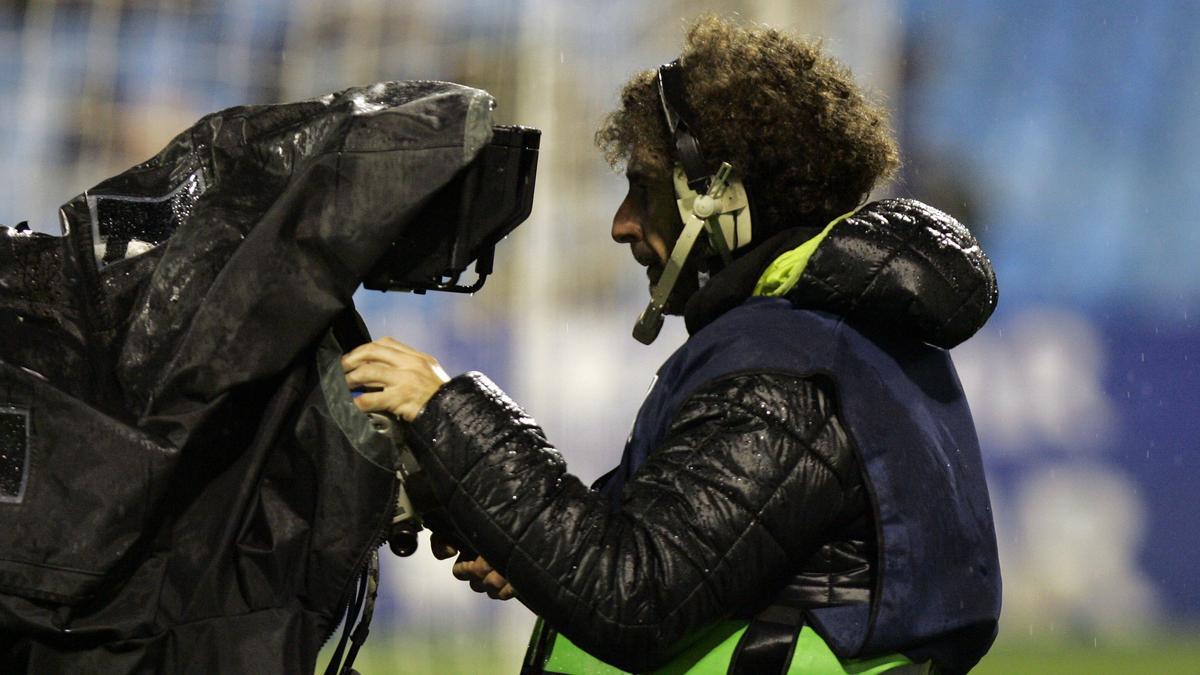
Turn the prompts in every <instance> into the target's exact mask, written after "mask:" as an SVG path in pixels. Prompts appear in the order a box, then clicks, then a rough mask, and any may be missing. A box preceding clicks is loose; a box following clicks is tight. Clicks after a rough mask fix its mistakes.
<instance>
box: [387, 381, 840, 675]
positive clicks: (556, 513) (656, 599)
mask: <svg viewBox="0 0 1200 675" xmlns="http://www.w3.org/2000/svg"><path fill="white" fill-rule="evenodd" d="M826 388H827V386H826V385H824V384H822V383H818V381H816V380H810V379H802V378H798V377H795V376H790V375H782V374H773V373H753V374H741V375H737V376H732V377H728V378H724V379H721V380H717V381H714V382H711V383H709V384H708V385H707V386H705V387H703V388H702V389H701V390H699V391H698V392H697V393H696V394H694V395H692V396H691V397H690V398H689V399H688V400H687V401H686V402H685V404H684V405H683V406H682V408H681V410H680V411H679V412H678V413H677V414H676V416H675V419H674V421H673V423H672V426H671V428H670V431H669V433H668V436H667V438H666V440H665V442H664V443H663V444H662V445H661V446H660V447H659V448H658V449H656V451H655V452H654V453H652V454H651V456H650V458H649V460H648V461H647V462H646V464H645V465H643V467H642V468H641V469H640V470H639V471H638V472H637V473H636V474H635V475H634V476H633V477H632V478H631V479H630V481H629V482H628V483H627V484H626V486H625V489H624V491H623V492H622V495H621V505H620V508H619V509H618V510H615V511H614V510H613V509H611V508H610V505H609V501H608V499H607V498H606V497H604V496H602V495H601V494H599V493H598V492H594V491H592V490H589V489H588V488H587V487H586V486H585V485H584V484H583V483H582V482H580V481H579V479H577V478H576V477H575V476H572V475H571V474H569V473H567V468H566V464H565V462H564V461H563V459H562V456H561V455H560V454H559V453H558V451H556V450H555V449H554V448H553V447H551V446H550V444H549V443H548V442H547V441H546V438H545V436H544V434H543V432H542V430H541V429H540V428H539V427H538V426H537V425H536V424H535V422H534V421H533V420H532V419H531V418H530V417H529V416H527V415H526V414H525V413H524V412H523V411H522V410H521V409H520V408H519V407H518V406H517V405H516V404H515V403H514V402H513V401H512V400H510V399H509V398H508V397H507V396H506V395H505V394H504V393H503V392H502V391H500V390H499V389H498V388H497V387H496V386H495V385H493V384H492V383H491V382H490V381H489V380H487V378H486V377H484V376H483V375H480V374H478V373H468V374H466V375H462V376H459V377H457V378H455V379H453V380H451V381H450V382H448V383H447V384H446V385H444V386H443V387H442V388H441V389H440V390H439V391H438V393H437V394H436V395H435V396H434V397H433V398H432V399H431V400H430V402H429V403H428V404H427V405H426V408H425V410H424V411H423V412H422V413H421V414H420V415H419V416H418V417H417V419H416V420H415V421H414V423H413V425H412V426H411V428H410V429H409V433H408V440H409V443H410V445H411V446H412V449H413V451H414V453H415V454H416V456H417V459H418V460H419V461H420V462H421V464H422V467H423V469H424V470H425V471H426V472H428V474H429V479H430V481H431V483H432V486H433V490H434V493H435V494H436V496H437V497H438V499H439V501H440V503H441V505H442V506H444V507H445V509H446V516H447V517H448V518H449V520H450V522H451V523H452V524H453V525H454V527H455V528H456V529H457V530H458V534H459V535H460V536H462V537H463V538H464V539H465V540H466V542H468V543H469V544H470V545H472V546H473V547H475V550H477V551H478V552H479V553H480V554H481V555H482V556H483V557H485V558H486V559H487V560H488V561H489V562H490V563H491V564H492V565H493V566H494V567H495V568H496V569H497V570H499V571H500V572H502V573H503V574H504V575H505V576H506V577H507V578H508V580H509V582H510V583H511V584H512V585H513V588H515V589H517V593H518V595H519V597H520V599H521V601H522V602H523V603H525V604H526V605H527V606H528V607H529V608H530V609H532V610H533V611H534V612H536V613H538V614H539V615H541V616H542V617H544V618H545V619H546V620H547V621H548V622H549V624H550V625H551V626H554V627H555V629H557V630H558V631H560V632H561V633H563V634H564V635H566V636H567V637H568V638H570V639H571V640H572V641H573V642H575V644H577V645H579V646H580V647H582V648H583V649H585V650H587V651H588V652H589V653H591V654H593V655H595V656H596V657H598V658H601V659H603V660H605V661H608V662H610V663H612V664H615V665H617V666H619V667H621V668H624V669H627V670H633V671H640V670H644V669H647V668H653V667H656V666H658V665H661V664H662V663H664V662H665V661H667V660H669V659H670V658H671V657H672V656H674V655H675V654H676V653H678V652H679V651H681V650H682V649H683V648H685V647H686V646H687V643H688V640H687V639H686V638H688V637H691V636H697V635H698V634H699V633H700V632H701V631H702V630H703V629H705V628H707V627H709V626H711V625H712V624H714V623H716V622H717V621H720V620H722V619H725V618H728V617H730V616H734V615H738V614H741V615H746V614H748V613H750V612H753V611H755V609H756V607H757V605H759V604H761V603H763V602H764V601H766V600H768V599H769V598H770V597H771V595H772V594H773V593H774V592H775V591H776V590H777V589H778V588H779V586H780V585H782V583H783V582H784V581H785V580H786V579H787V578H788V576H789V575H790V573H791V572H792V571H794V566H795V564H796V563H797V561H801V560H804V559H806V558H807V555H808V554H811V553H812V552H813V550H814V549H815V548H816V547H817V546H818V545H819V544H820V539H821V536H822V534H823V533H825V532H826V531H827V530H828V529H829V528H831V527H833V526H835V525H837V524H838V519H839V518H842V512H843V511H844V508H843V506H844V502H845V499H846V494H847V491H848V488H849V486H850V484H851V483H852V482H860V481H861V478H860V476H859V470H858V465H857V461H856V460H855V458H854V453H853V452H852V451H850V446H849V441H848V439H847V436H846V434H845V431H844V430H843V428H842V427H841V425H840V423H839V422H838V420H837V416H836V414H835V412H834V408H835V406H834V402H833V399H832V396H830V395H828V393H827V392H826Z"/></svg>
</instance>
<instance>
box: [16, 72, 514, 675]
mask: <svg viewBox="0 0 1200 675" xmlns="http://www.w3.org/2000/svg"><path fill="white" fill-rule="evenodd" d="M491 108H492V99H491V97H490V96H488V95H487V94H486V93H485V92H482V91H479V90H476V89H470V88H467V87H462V86H459V85H453V84H447V83H438V82H393V83H382V84H378V85H374V86H370V87H361V88H354V89H349V90H346V91H343V92H339V93H337V94H331V95H329V96H325V97H322V98H319V99H313V100H310V101H303V102H299V103H291V104H282V105H264V106H245V107H239V108H232V109H229V110H225V111H222V112H219V113H214V114H212V115H209V116H207V117H205V118H203V119H201V120H200V121H199V122H198V123H196V124H195V125H194V126H192V127H191V128H190V129H187V130H186V131H184V132H183V133H181V134H180V135H179V136H177V137H176V138H175V139H174V140H173V141H172V142H171V143H170V144H169V145H168V146H167V147H166V148H164V150H163V151H162V152H160V153H159V154H158V155H157V156H155V157H154V158H152V159H150V160H149V161H147V162H145V163H143V164H140V165H138V166H136V167H133V168H132V169H130V170H128V171H126V172H125V173H122V174H120V175H118V176H115V177H113V178H111V179H109V180H106V181H104V182H103V183H101V184H99V185H97V186H96V187H94V188H92V189H90V190H88V191H87V192H85V193H83V194H81V195H79V196H78V197H76V198H75V199H72V200H71V201H70V202H68V203H67V204H66V205H64V206H63V208H62V221H63V229H64V236H62V237H48V236H45V235H33V234H30V233H18V232H16V231H14V230H8V229H4V230H2V231H0V331H2V333H0V338H2V339H0V410H11V411H15V412H13V413H11V414H10V415H8V416H7V418H6V420H7V421H11V422H13V424H17V423H25V424H26V426H27V429H26V431H27V432H28V433H27V436H26V438H27V443H26V445H25V448H24V449H25V451H27V452H26V454H27V458H28V460H29V461H27V462H21V463H19V464H18V463H16V462H12V465H13V466H14V467H18V466H19V468H20V469H21V471H22V472H23V477H22V480H23V481H24V482H23V483H22V485H23V486H24V488H23V491H22V492H21V494H20V495H19V496H16V497H13V498H12V499H6V500H4V501H0V523H2V524H3V525H2V526H0V662H2V663H3V665H4V667H3V670H4V671H5V672H12V671H16V672H21V671H28V672H36V673H48V672H72V673H81V672H82V673H92V672H94V673H122V672H173V673H178V672H195V673H217V672H228V673H235V672H238V673H241V672H244V673H250V672H253V673H293V672H312V670H313V667H314V664H315V660H316V655H317V651H318V649H319V648H320V646H321V644H322V642H323V641H324V640H325V639H326V637H327V635H329V634H330V633H331V632H332V631H333V629H334V627H335V625H336V623H337V621H338V620H339V619H340V616H341V612H342V610H343V606H344V605H345V603H346V602H347V600H348V598H349V596H350V595H351V594H352V592H353V590H354V587H355V582H356V580H357V579H358V577H359V576H360V574H361V573H362V571H363V569H364V566H365V564H366V561H367V558H368V555H369V553H370V552H371V551H372V550H373V548H374V547H375V546H377V545H378V544H379V543H380V542H381V534H382V533H383V531H384V528H385V527H386V525H387V524H388V522H389V521H390V516H391V510H392V508H393V503H392V502H393V500H394V496H393V495H394V493H393V490H394V486H395V483H394V474H393V467H391V466H386V464H387V462H386V461H381V459H380V458H381V457H383V458H385V459H386V456H387V452H386V449H381V448H372V449H370V451H369V452H367V451H364V449H363V448H359V447H356V446H355V445H354V444H353V443H352V442H351V441H350V439H349V438H348V436H347V433H346V431H344V430H343V429H342V428H341V426H339V423H338V419H339V414H337V409H338V408H339V407H343V408H344V407H347V406H352V405H353V404H352V403H351V400H350V397H349V392H343V393H344V396H340V397H332V398H331V397H330V396H329V395H327V394H326V393H324V392H323V391H322V388H321V386H320V384H321V382H320V377H321V373H322V371H323V370H328V367H327V366H328V365H329V364H328V360H329V359H330V358H333V359H336V358H337V355H336V350H334V352H335V353H334V355H333V356H332V357H330V356H328V355H325V356H322V354H323V352H319V351H318V348H317V347H318V344H319V343H320V342H321V341H322V340H329V339H336V340H337V341H338V342H339V343H340V346H341V348H342V349H349V348H352V347H353V346H355V345H356V344H358V343H360V342H363V341H365V340H367V339H368V336H367V334H366V331H365V328H364V327H363V326H362V324H361V322H359V321H358V320H357V317H356V315H355V314H354V313H353V305H352V302H351V296H352V294H353V293H354V290H355V289H356V288H357V287H358V285H359V284H360V282H361V280H362V279H363V278H364V277H365V276H367V274H368V273H369V272H370V271H371V269H372V267H373V266H374V265H375V263H376V260H377V259H378V258H379V256H380V255H381V254H382V253H383V252H385V251H386V250H387V249H388V247H389V246H391V244H392V242H394V241H396V240H397V238H398V237H399V236H400V235H401V234H402V233H404V232H405V231H406V229H407V228H412V227H429V226H431V225H430V224H428V223H415V222H414V221H413V216H414V214H415V213H417V212H418V211H419V208H420V206H421V205H422V204H423V203H424V202H425V200H426V199H427V198H428V197H429V196H430V195H431V194H433V193H434V192H435V191H436V190H437V189H438V188H440V187H441V186H443V185H444V184H446V182H447V181H449V180H450V179H451V178H452V177H453V176H454V175H455V174H456V173H457V172H458V171H459V170H460V169H461V168H462V167H463V166H465V165H466V164H468V163H469V162H470V161H471V160H472V159H473V158H474V156H475V154H476V153H477V152H478V151H479V150H480V148H482V147H483V146H484V145H485V144H486V143H487V142H488V140H489V138H490V134H491V128H492V126H491ZM331 332H332V336H331ZM322 358H323V359H325V362H322V361H321V359H322ZM22 420H24V421H25V422H22ZM4 437H5V438H9V437H12V438H18V437H19V434H16V433H14V434H7V433H6V434H5V435H4ZM372 459H374V460H375V462H374V463H373V462H372V461H371V460H372ZM381 464H383V465H384V466H381ZM14 484H15V483H14Z"/></svg>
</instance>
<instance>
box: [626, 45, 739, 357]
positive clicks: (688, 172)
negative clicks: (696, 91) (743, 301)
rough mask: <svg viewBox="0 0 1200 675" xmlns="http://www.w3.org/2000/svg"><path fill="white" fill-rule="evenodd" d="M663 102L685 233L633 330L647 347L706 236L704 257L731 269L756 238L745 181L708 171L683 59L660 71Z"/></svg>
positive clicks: (729, 170)
mask: <svg viewBox="0 0 1200 675" xmlns="http://www.w3.org/2000/svg"><path fill="white" fill-rule="evenodd" d="M658 97H659V100H660V101H661V102H662V109H663V115H664V116H665V117H666V121H667V129H668V130H669V131H670V133H671V136H672V139H673V140H674V143H675V163H674V167H673V169H672V182H673V184H674V187H675V197H676V200H675V203H676V204H677V205H678V207H679V217H680V218H681V219H682V221H683V231H682V232H680V234H679V239H677V240H676V242H675V246H674V248H673V249H672V250H671V256H670V258H669V259H668V260H667V263H666V268H665V269H664V270H663V273H662V276H660V277H659V279H658V283H656V284H655V285H654V289H653V290H652V291H651V292H650V304H648V305H647V306H646V309H645V310H644V311H643V312H642V314H641V316H640V317H639V318H638V321H637V324H636V325H634V327H633V337H634V338H635V339H636V340H637V341H638V342H641V343H643V344H647V345H648V344H650V343H652V342H654V340H655V338H657V337H658V333H659V331H661V330H662V325H663V310H664V309H665V308H666V304H667V299H668V298H669V297H670V296H671V291H672V290H673V289H674V288H675V284H676V282H678V281H679V275H680V273H681V272H682V271H683V268H684V264H685V263H686V262H687V260H688V256H690V255H691V254H692V251H693V249H695V248H696V245H697V242H698V241H699V240H700V233H701V232H702V231H703V232H705V233H706V234H707V237H706V242H707V243H705V244H701V245H700V247H699V249H700V250H701V251H704V252H705V255H704V257H712V258H717V257H719V258H720V263H719V264H720V265H728V264H729V263H730V262H731V261H732V260H733V252H734V251H736V250H738V249H740V248H743V247H745V246H747V245H749V244H750V241H751V238H752V235H753V230H752V228H751V221H750V199H749V197H748V196H747V193H746V186H745V185H744V184H743V183H742V178H741V176H739V175H737V172H736V170H735V169H734V167H733V166H731V165H730V164H729V163H728V162H721V164H720V166H719V168H718V169H717V170H716V171H715V172H710V171H709V170H708V164H707V162H706V161H705V159H704V153H703V152H701V150H700V141H699V140H698V139H697V138H696V136H695V134H694V133H693V132H692V128H693V127H692V122H693V121H694V120H695V116H694V114H693V111H692V107H691V105H689V104H688V100H687V96H686V92H685V89H684V84H683V66H682V65H681V64H680V63H679V60H678V59H676V60H674V61H672V62H670V63H667V64H664V65H662V66H660V67H659V69H658Z"/></svg>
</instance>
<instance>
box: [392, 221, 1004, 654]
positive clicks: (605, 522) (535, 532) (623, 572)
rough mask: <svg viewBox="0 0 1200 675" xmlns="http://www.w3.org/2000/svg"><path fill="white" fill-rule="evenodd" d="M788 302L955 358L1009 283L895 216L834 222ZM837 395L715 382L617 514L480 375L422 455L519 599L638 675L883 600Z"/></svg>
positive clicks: (768, 253)
mask: <svg viewBox="0 0 1200 675" xmlns="http://www.w3.org/2000/svg"><path fill="white" fill-rule="evenodd" d="M815 231H816V230H814V229H812V228H796V229H794V230H790V231H787V232H784V233H781V234H779V235H777V236H775V237H774V238H772V239H769V240H767V241H765V242H763V243H762V244H760V245H759V246H758V247H756V248H755V249H753V250H752V251H751V252H750V253H748V254H747V255H745V256H743V257H741V258H739V259H738V260H736V261H735V262H734V263H733V264H732V265H730V266H729V267H728V268H726V269H725V270H724V271H722V272H721V273H720V274H719V275H717V276H715V277H714V278H713V279H712V281H711V282H710V284H709V285H708V286H706V287H705V289H704V290H703V291H702V292H700V293H698V294H697V295H696V296H694V297H693V298H692V299H691V301H690V302H689V304H688V307H687V310H686V320H687V324H688V328H689V330H690V331H691V332H692V333H695V332H696V331H697V330H699V329H700V328H701V327H703V326H704V325H706V324H707V323H708V322H710V321H712V320H713V319H714V318H716V317H717V316H719V315H720V314H721V313H723V312H724V311H726V310H728V309H731V308H732V307H735V306H737V305H738V304H740V303H741V302H742V301H743V300H745V299H746V298H747V297H748V296H749V295H750V294H751V292H752V291H753V288H754V284H755V282H756V281H757V279H758V277H759V275H760V274H761V272H762V271H763V269H765V268H766V266H767V265H768V264H769V263H770V262H771V261H772V260H774V259H775V258H776V257H777V256H778V255H779V254H781V253H783V252H784V251H787V250H790V249H792V248H794V247H795V246H797V245H798V244H799V243H801V242H802V241H804V240H806V239H808V238H809V237H810V236H812V235H813V234H814V233H815ZM787 297H788V298H789V299H790V300H792V301H793V302H795V303H796V304H798V305H800V306H803V307H807V308H813V309H821V310H825V311H829V312H834V313H837V314H839V315H841V316H843V317H845V318H846V319H847V320H848V321H850V322H851V323H854V324H856V325H858V326H859V327H860V328H861V329H863V330H864V331H866V332H869V331H880V330H886V331H888V333H889V335H893V336H895V335H904V336H910V337H911V338H912V339H916V340H922V341H925V342H929V343H932V344H935V345H938V346H942V347H947V348H948V347H951V346H953V345H955V344H958V343H959V342H961V341H962V340H965V339H966V338H967V337H970V335H971V334H973V333H974V332H975V331H976V330H977V329H978V328H979V327H980V326H982V325H983V323H984V322H985V321H986V320H987V318H988V316H989V315H990V314H991V311H992V309H993V308H994V307H995V302H996V284H995V276H994V274H993V272H992V269H991V265H990V263H989V262H988V260H987V258H986V257H985V256H984V255H983V253H982V251H981V250H980V249H979V247H978V244H977V242H976V241H975V240H974V238H973V237H972V236H971V235H970V233H968V232H967V231H966V229H965V228H963V227H962V226H961V225H959V224H958V223H957V222H956V221H954V220H953V219H952V218H950V217H949V216H947V215H945V214H943V213H941V212H939V211H936V210H934V209H932V208H930V207H928V206H925V205H924V204H920V203H918V202H914V201H910V200H887V201H883V202H877V203H874V204H871V205H868V206H867V207H865V208H863V209H862V210H860V211H859V213H858V214H856V215H855V216H854V217H852V218H850V219H848V220H846V221H844V222H843V223H840V224H839V225H837V226H836V227H835V228H834V229H833V230H832V232H831V234H830V235H829V236H828V238H826V240H825V241H824V242H823V243H822V244H821V246H820V247H819V248H818V249H817V251H816V253H815V254H814V255H813V256H812V258H811V259H810V261H809V263H808V266H807V268H806V270H805V273H804V275H803V276H802V277H801V280H800V283H799V284H797V286H796V287H795V288H793V289H792V290H791V292H790V293H789V294H788V296H787ZM797 339H802V336H797ZM832 389H833V386H832V385H831V384H829V383H828V382H826V381H821V380H817V379H803V378H800V377H797V376H791V375H786V374H780V373H747V374H738V375H736V376H733V377H727V378H723V379H720V380H717V381H713V382H710V383H708V385H707V386H705V387H702V388H701V389H700V390H698V391H697V393H695V394H694V395H693V396H692V397H691V398H690V399H689V400H688V401H687V402H686V403H685V405H684V406H683V407H682V409H681V410H680V412H679V414H678V415H677V417H676V418H675V420H674V422H673V424H672V426H671V429H670V433H669V435H668V437H667V438H666V440H665V442H664V443H663V444H662V445H661V447H659V448H658V449H657V450H656V451H655V452H654V454H652V455H651V456H650V458H649V460H648V461H647V463H646V464H645V465H643V466H642V467H641V469H640V470H639V471H638V472H637V473H636V474H635V475H634V476H633V477H632V479H631V480H630V481H629V482H628V483H627V484H626V485H625V488H624V492H623V493H622V495H621V505H620V508H619V509H618V510H613V509H611V508H610V504H609V501H608V500H607V499H606V498H605V497H603V496H602V495H600V494H599V493H597V492H595V491H592V490H590V489H588V487H587V486H585V485H584V484H583V483H581V482H580V481H579V480H578V479H576V478H575V477H574V476H572V475H571V474H569V473H567V467H566V463H565V462H564V460H563V458H562V456H561V455H560V454H559V453H558V452H557V451H556V450H555V449H554V448H553V447H552V446H551V445H550V444H549V442H548V441H547V440H546V438H545V436H544V434H543V433H542V430H541V429H540V428H539V427H538V426H537V425H536V423H535V422H534V421H533V420H532V419H531V418H530V417H529V416H528V415H526V414H525V413H524V412H523V411H522V410H521V409H520V408H519V407H518V406H517V405H516V404H515V403H513V402H512V401H511V400H510V399H508V398H507V397H506V396H505V395H504V393H503V392H501V391H500V390H499V389H497V388H496V387H495V386H494V385H492V384H491V383H490V382H489V381H488V380H487V379H486V378H484V377H483V376H482V375H479V374H477V373H470V374H467V375H463V376H460V377H457V378H455V379H454V380H452V381H451V382H449V383H448V384H447V385H445V386H444V387H442V389H441V390H440V391H439V392H438V393H437V394H436V395H435V396H434V397H433V399H431V400H430V402H429V404H428V405H427V406H426V408H425V410H424V411H423V412H422V414H421V415H420V416H419V417H418V418H417V420H416V421H415V423H414V425H413V426H412V428H411V430H410V434H409V441H410V443H411V445H412V446H413V449H414V452H415V453H416V454H417V456H418V459H419V460H420V461H421V463H422V466H423V467H424V468H425V469H426V471H427V472H428V473H429V475H430V477H431V480H432V482H433V485H434V490H435V492H436V494H437V496H438V498H439V500H440V501H441V503H442V505H443V506H444V507H445V510H446V516H447V517H448V518H449V521H450V522H451V523H453V526H454V527H455V528H456V529H457V534H458V535H459V536H460V537H462V538H463V539H464V540H465V541H466V542H468V543H469V544H470V545H471V546H473V547H474V548H475V550H477V551H478V552H479V553H480V554H481V555H483V556H484V557H485V558H487V559H488V561H489V562H491V563H492V564H493V565H494V566H495V567H496V569H498V570H499V571H501V572H502V573H503V574H505V575H506V576H507V578H508V579H509V581H510V582H511V583H512V585H513V587H514V588H516V589H517V593H518V595H519V597H520V599H521V601H522V602H523V603H525V604H526V605H527V606H528V607H529V608H530V609H532V610H533V611H534V612H536V613H538V614H539V615H541V616H543V617H545V618H546V620H547V621H548V623H549V624H550V625H551V626H553V627H554V628H555V629H557V630H558V631H560V632H561V633H563V634H564V635H566V636H567V637H569V638H570V639H571V640H572V641H573V642H575V643H576V644H577V645H579V646H580V647H582V648H584V649H586V650H587V651H589V652H590V653H592V654H594V655H596V656H597V657H599V658H601V659H604V660H606V661H609V662H610V663H613V664H615V665H617V666H619V667H621V668H624V669H627V670H632V671H639V670H645V669H649V668H653V667H655V666H658V665H661V664H662V663H664V662H665V661H666V660H668V659H670V658H671V657H672V656H673V655H674V654H676V653H678V652H679V651H680V650H681V649H682V648H683V647H684V646H686V644H687V642H688V641H687V640H686V639H685V638H687V637H688V636H694V635H697V634H698V633H699V632H700V631H702V630H703V629H704V628H705V627H707V626H710V625H712V624H713V623H715V622H717V621H719V620H722V619H727V618H731V617H749V616H753V615H754V614H755V613H756V612H757V611H759V610H761V609H762V608H763V607H765V606H768V605H770V604H772V603H773V602H775V601H776V600H777V599H778V598H779V597H780V596H781V595H783V594H786V595H787V596H788V598H789V602H790V603H791V604H793V606H794V605H795V604H796V603H799V604H800V605H801V606H807V607H817V606H824V605H830V604H844V603H850V602H868V601H869V600H870V594H871V589H872V585H873V581H874V574H873V566H874V564H875V560H874V551H875V543H874V532H875V530H874V525H873V522H872V516H871V507H870V503H869V497H868V494H867V490H866V488H865V486H864V483H863V477H862V472H861V469H860V466H859V462H858V460H857V458H856V452H855V450H854V448H853V447H852V445H851V442H850V440H849V438H848V437H847V434H846V431H845V429H844V427H843V425H842V422H841V420H839V418H838V414H837V408H836V404H835V400H836V392H835V391H833V390H832ZM614 457H615V455H614Z"/></svg>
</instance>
